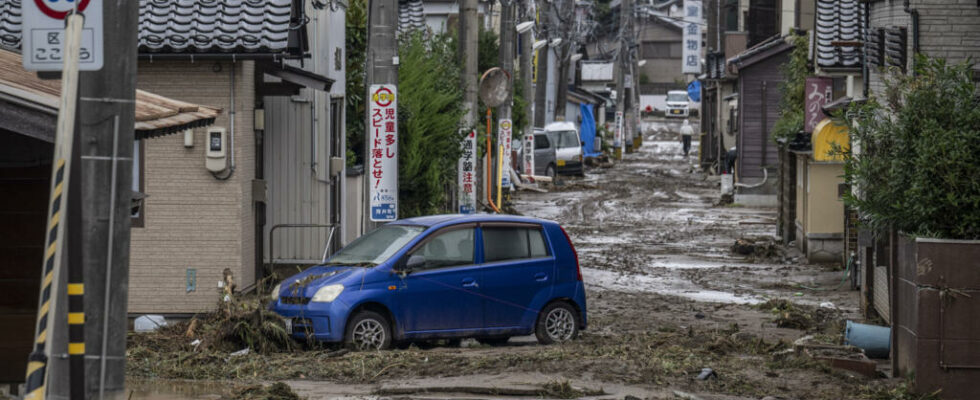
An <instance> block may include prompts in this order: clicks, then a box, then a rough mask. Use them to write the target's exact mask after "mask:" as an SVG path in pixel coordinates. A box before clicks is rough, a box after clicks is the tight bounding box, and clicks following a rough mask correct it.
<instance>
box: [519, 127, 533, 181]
mask: <svg viewBox="0 0 980 400" xmlns="http://www.w3.org/2000/svg"><path fill="white" fill-rule="evenodd" d="M522 148H523V149H524V174H525V175H534V132H528V133H527V134H526V135H524V145H523V146H522Z"/></svg>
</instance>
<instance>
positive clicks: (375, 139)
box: [367, 85, 398, 221]
mask: <svg viewBox="0 0 980 400" xmlns="http://www.w3.org/2000/svg"><path fill="white" fill-rule="evenodd" d="M397 90H398V88H397V87H395V85H371V92H370V93H371V98H370V99H368V107H369V112H370V114H371V116H370V118H371V126H369V127H368V135H369V137H368V138H367V139H368V140H369V141H370V143H371V154H369V155H368V156H369V159H370V165H369V168H370V175H369V176H368V179H370V180H371V182H370V184H369V187H370V189H371V190H370V196H371V221H394V220H396V219H398V100H397V99H396V98H395V96H396V94H397Z"/></svg>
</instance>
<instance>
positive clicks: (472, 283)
mask: <svg viewBox="0 0 980 400" xmlns="http://www.w3.org/2000/svg"><path fill="white" fill-rule="evenodd" d="M463 287H468V288H478V287H480V284H479V283H476V280H475V279H473V278H466V279H463Z"/></svg>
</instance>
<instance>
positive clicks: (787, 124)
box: [772, 35, 810, 140]
mask: <svg viewBox="0 0 980 400" xmlns="http://www.w3.org/2000/svg"><path fill="white" fill-rule="evenodd" d="M791 40H792V41H793V51H792V52H791V53H790V56H789V62H787V63H786V64H783V65H782V71H783V76H784V77H785V78H786V80H784V81H783V83H781V84H780V86H779V91H780V92H781V93H782V98H781V100H780V102H779V111H780V117H779V119H778V120H776V122H775V123H774V124H773V127H772V140H778V139H792V138H793V137H794V136H796V133H797V132H799V131H802V130H803V110H804V109H805V108H806V100H805V99H804V97H805V96H806V94H805V93H804V92H805V90H806V77H807V76H808V75H810V68H809V67H808V66H807V56H808V43H809V42H808V39H807V36H806V35H795V36H793V38H792V39H791Z"/></svg>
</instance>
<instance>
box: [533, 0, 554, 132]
mask: <svg viewBox="0 0 980 400" xmlns="http://www.w3.org/2000/svg"><path fill="white" fill-rule="evenodd" d="M538 32H540V33H541V38H540V39H542V40H547V41H549V42H550V41H551V2H549V1H548V0H538ZM550 54H551V46H549V45H545V46H544V47H542V48H541V50H540V52H539V53H538V72H537V82H535V87H534V126H536V127H542V128H543V127H544V124H545V117H546V116H547V115H548V112H547V111H548V110H547V107H548V84H549V83H550V82H548V58H549V56H550Z"/></svg>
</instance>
